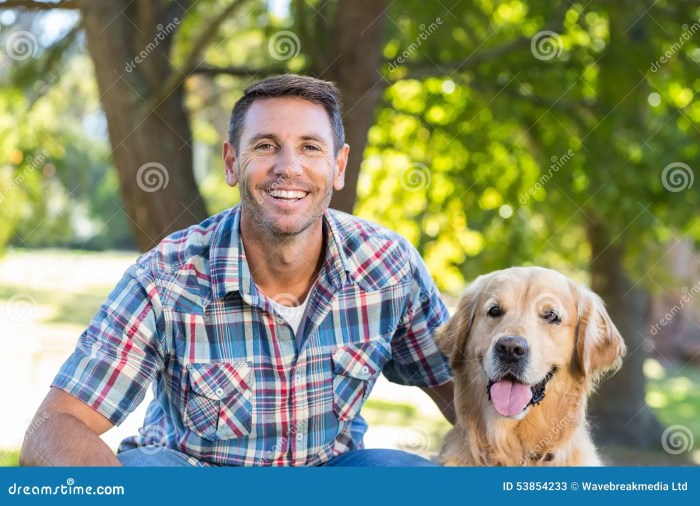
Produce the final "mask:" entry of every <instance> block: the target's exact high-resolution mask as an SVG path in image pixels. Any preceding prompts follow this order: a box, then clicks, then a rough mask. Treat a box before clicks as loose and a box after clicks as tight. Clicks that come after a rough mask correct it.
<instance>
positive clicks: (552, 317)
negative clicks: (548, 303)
mask: <svg viewBox="0 0 700 506" xmlns="http://www.w3.org/2000/svg"><path fill="white" fill-rule="evenodd" d="M542 319H543V320H546V321H547V322H549V323H554V324H555V325H559V324H560V323H561V318H560V317H559V313H557V312H556V311H555V310H554V309H549V310H547V311H545V312H544V314H543V315H542Z"/></svg>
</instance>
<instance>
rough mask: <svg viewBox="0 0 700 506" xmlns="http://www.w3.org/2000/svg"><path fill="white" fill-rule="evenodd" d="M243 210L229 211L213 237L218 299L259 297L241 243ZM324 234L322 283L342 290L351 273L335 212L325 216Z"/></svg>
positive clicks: (214, 285) (213, 273)
mask: <svg viewBox="0 0 700 506" xmlns="http://www.w3.org/2000/svg"><path fill="white" fill-rule="evenodd" d="M240 222H241V206H240V204H239V205H237V206H235V207H233V208H232V209H230V210H229V211H228V214H227V216H226V217H224V219H223V220H221V222H220V223H219V225H218V226H217V228H216V231H215V232H214V236H213V237H212V242H211V249H210V257H209V258H210V267H211V283H212V286H211V288H212V293H213V294H214V297H215V298H216V299H222V298H224V297H225V296H226V295H227V294H229V293H231V292H235V291H238V292H240V293H241V295H242V296H245V295H246V294H250V295H251V296H253V295H255V293H256V290H255V284H254V283H253V280H252V277H251V275H250V269H249V267H248V261H247V260H246V258H245V250H244V249H243V243H242V242H241V232H240V230H241V228H240ZM323 233H324V234H325V235H326V241H325V242H326V251H325V254H326V258H325V261H324V262H323V266H322V268H321V272H320V273H319V280H320V281H326V282H327V284H329V285H332V286H334V287H335V288H336V289H339V288H340V287H341V286H343V284H344V283H345V280H346V279H347V274H348V273H349V267H348V259H347V257H346V255H345V252H344V251H343V248H342V247H341V245H342V241H341V237H340V234H339V230H338V224H337V223H336V220H335V218H334V216H333V214H332V211H330V210H326V212H325V213H324V215H323Z"/></svg>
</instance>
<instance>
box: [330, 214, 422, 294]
mask: <svg viewBox="0 0 700 506" xmlns="http://www.w3.org/2000/svg"><path fill="white" fill-rule="evenodd" d="M328 215H329V219H331V220H333V225H334V227H335V231H336V232H337V233H336V240H337V241H338V243H339V244H338V246H339V248H340V249H341V250H342V253H343V254H344V255H345V258H346V261H347V264H348V270H349V271H350V274H351V275H352V276H353V277H354V278H355V280H356V281H357V282H358V283H360V284H361V285H364V286H365V288H367V289H378V288H381V287H382V286H385V285H393V284H396V283H398V282H401V281H405V280H407V279H408V278H410V277H411V274H412V271H413V268H414V265H413V264H414V261H415V250H414V248H413V246H412V245H411V243H410V242H409V241H408V239H406V238H405V237H403V236H402V235H401V234H399V233H397V232H395V231H393V230H390V229H388V228H386V227H383V226H382V225H379V224H377V223H373V222H371V221H368V220H365V219H362V218H358V217H357V216H352V215H350V214H347V213H343V212H341V211H337V210H334V209H329V211H328Z"/></svg>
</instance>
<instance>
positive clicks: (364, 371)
mask: <svg viewBox="0 0 700 506" xmlns="http://www.w3.org/2000/svg"><path fill="white" fill-rule="evenodd" d="M362 372H363V373H365V374H367V373H368V372H369V367H367V366H366V365H363V366H362Z"/></svg>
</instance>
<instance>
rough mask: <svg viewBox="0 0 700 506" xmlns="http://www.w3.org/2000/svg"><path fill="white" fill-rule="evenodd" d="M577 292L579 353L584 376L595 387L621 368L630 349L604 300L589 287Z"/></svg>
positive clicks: (580, 288)
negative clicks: (599, 381) (609, 313)
mask: <svg viewBox="0 0 700 506" xmlns="http://www.w3.org/2000/svg"><path fill="white" fill-rule="evenodd" d="M577 290H578V324H577V326H576V354H577V356H578V363H579V366H580V369H581V373H582V374H583V375H584V377H585V378H586V379H587V380H588V383H589V385H593V384H595V383H596V382H597V381H598V380H600V379H601V378H602V376H603V375H604V374H605V373H606V372H614V371H616V370H617V369H619V368H620V366H621V365H622V358H623V357H624V356H625V353H626V352H627V347H626V346H625V342H624V340H623V339H622V336H621V335H620V332H619V331H618V330H617V327H615V324H614V323H613V321H612V320H611V319H610V315H608V311H607V310H606V309H605V303H604V302H603V300H602V299H601V298H600V297H599V296H598V295H596V294H595V293H593V292H592V291H591V290H589V289H588V288H584V287H582V286H579V287H577Z"/></svg>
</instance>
